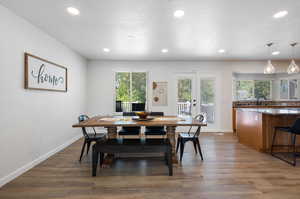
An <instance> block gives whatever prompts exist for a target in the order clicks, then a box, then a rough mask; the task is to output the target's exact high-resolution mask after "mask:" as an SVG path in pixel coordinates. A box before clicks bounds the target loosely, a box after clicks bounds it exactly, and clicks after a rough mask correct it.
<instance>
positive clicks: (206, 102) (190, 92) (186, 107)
mask: <svg viewBox="0 0 300 199" xmlns="http://www.w3.org/2000/svg"><path fill="white" fill-rule="evenodd" d="M176 112H177V115H192V116H195V115H196V114H199V113H204V114H205V115H206V119H207V123H208V124H210V125H212V124H215V121H216V77H214V76H209V75H205V74H198V73H189V74H177V75H176Z"/></svg>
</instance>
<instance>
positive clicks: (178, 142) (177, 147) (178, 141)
mask: <svg viewBox="0 0 300 199" xmlns="http://www.w3.org/2000/svg"><path fill="white" fill-rule="evenodd" d="M179 144H180V138H179V137H178V138H177V145H176V153H178V149H179Z"/></svg>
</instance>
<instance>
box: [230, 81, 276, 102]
mask: <svg viewBox="0 0 300 199" xmlns="http://www.w3.org/2000/svg"><path fill="white" fill-rule="evenodd" d="M239 81H251V82H252V83H253V89H252V92H251V96H252V98H251V99H239V98H238V95H237V91H238V90H237V89H236V84H237V82H239ZM255 81H268V82H270V99H269V100H271V99H272V98H273V80H269V79H236V80H233V82H234V88H235V96H234V98H235V99H236V100H237V101H247V100H255V96H254V89H255Z"/></svg>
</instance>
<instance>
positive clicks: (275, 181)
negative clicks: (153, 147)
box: [0, 133, 300, 199]
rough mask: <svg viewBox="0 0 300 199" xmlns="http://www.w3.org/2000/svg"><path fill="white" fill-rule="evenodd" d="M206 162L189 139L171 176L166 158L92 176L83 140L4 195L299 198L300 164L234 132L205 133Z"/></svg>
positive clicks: (8, 198)
mask: <svg viewBox="0 0 300 199" xmlns="http://www.w3.org/2000/svg"><path fill="white" fill-rule="evenodd" d="M200 141H201V146H202V149H203V153H204V161H203V162H202V161H201V160H200V157H199V156H198V155H195V153H194V149H193V147H192V143H188V144H187V145H188V146H187V147H186V151H185V153H184V156H183V162H182V165H178V166H176V167H175V168H174V176H173V177H169V176H168V175H167V174H168V173H167V167H166V166H165V165H164V163H163V161H162V159H161V158H149V159H139V160H136V159H134V158H128V159H120V160H117V161H116V162H115V164H114V165H113V166H112V168H104V169H102V170H101V171H100V170H98V176H97V177H91V156H90V155H89V156H85V157H84V158H83V161H82V163H79V162H78V157H79V153H80V149H81V146H82V140H79V141H77V142H76V143H74V144H72V145H71V146H69V147H68V148H66V149H65V150H63V151H61V152H59V153H57V154H55V155H54V156H52V157H51V158H49V159H48V160H46V161H44V162H43V163H41V164H40V165H38V166H36V167H35V168H33V169H31V170H30V171H28V172H26V173H25V174H23V175H22V176H20V177H18V178H16V179H15V180H13V181H12V182H10V183H8V184H6V185H5V186H3V187H2V188H0V199H16V198H18V199H50V198H51V199H96V198H99V199H101V198H105V199H116V198H128V199H150V198H151V199H152V198H153V199H169V198H170V199H177V198H184V199H190V198H191V199H192V198H195V199H252V198H253V199H262V198H264V199H299V198H300V163H299V166H297V167H295V168H294V167H292V166H290V165H288V164H286V163H284V162H282V161H280V160H278V159H275V158H273V157H272V156H270V155H268V154H263V153H259V152H257V151H255V150H252V149H250V148H248V147H246V146H243V145H241V144H239V143H238V142H237V139H236V137H235V136H233V135H232V134H231V133H228V134H224V135H220V134H216V133H211V134H208V133H207V134H203V135H201V140H200Z"/></svg>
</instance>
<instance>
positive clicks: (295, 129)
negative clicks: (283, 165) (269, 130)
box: [271, 118, 300, 166]
mask: <svg viewBox="0 0 300 199" xmlns="http://www.w3.org/2000/svg"><path fill="white" fill-rule="evenodd" d="M278 132H284V133H288V134H290V135H291V142H292V144H291V145H275V140H276V136H277V133H278ZM299 134H300V118H297V119H296V121H295V122H294V123H293V125H292V126H291V127H282V126H277V127H275V128H274V134H273V140H272V146H271V155H272V156H274V157H276V158H278V159H280V160H282V161H284V162H287V163H288V164H290V165H293V166H296V158H297V156H299V154H300V153H299V152H297V150H296V138H297V135H299ZM274 147H292V152H287V153H291V154H292V157H293V160H292V161H289V160H287V159H285V158H283V157H281V156H278V155H277V154H278V153H279V152H277V154H276V153H274Z"/></svg>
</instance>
